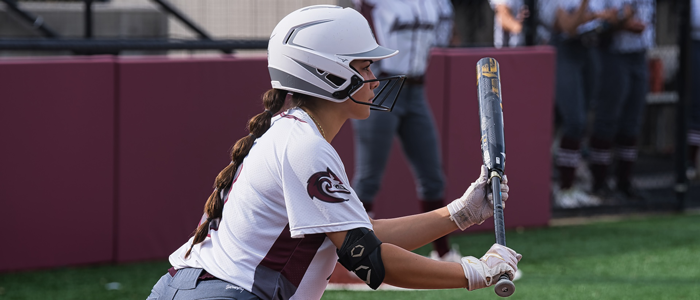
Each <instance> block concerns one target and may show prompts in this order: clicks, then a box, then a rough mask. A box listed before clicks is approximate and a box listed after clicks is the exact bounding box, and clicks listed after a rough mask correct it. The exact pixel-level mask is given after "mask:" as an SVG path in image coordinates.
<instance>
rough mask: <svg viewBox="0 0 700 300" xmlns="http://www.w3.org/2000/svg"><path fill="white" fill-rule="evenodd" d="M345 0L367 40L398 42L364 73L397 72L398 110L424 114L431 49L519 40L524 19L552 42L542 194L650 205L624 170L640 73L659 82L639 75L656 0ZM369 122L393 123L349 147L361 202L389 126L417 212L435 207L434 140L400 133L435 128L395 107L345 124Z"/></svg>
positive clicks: (632, 156) (641, 102) (638, 110)
mask: <svg viewBox="0 0 700 300" xmlns="http://www.w3.org/2000/svg"><path fill="white" fill-rule="evenodd" d="M352 2H353V4H354V5H355V8H356V9H358V10H360V12H362V13H363V15H365V17H366V18H367V19H368V20H369V21H370V24H371V26H372V29H373V31H374V33H375V36H376V37H377V40H378V42H379V43H380V44H384V45H390V46H391V47H392V48H393V49H399V50H400V52H399V55H398V56H397V57H396V58H390V59H387V60H385V61H382V62H381V63H378V64H375V65H373V70H374V71H375V74H380V75H381V76H385V75H395V74H406V75H407V76H408V77H407V78H408V79H407V84H406V86H405V87H404V92H403V94H404V95H403V96H404V97H406V98H407V99H403V100H401V101H399V103H409V102H410V103H413V102H415V103H413V104H411V106H409V107H420V108H421V110H425V111H426V112H427V111H428V110H429V107H427V106H426V105H425V103H424V102H425V101H424V98H425V95H424V92H423V73H424V72H425V67H426V65H427V60H428V52H429V49H430V47H445V46H494V47H496V48H503V47H521V46H525V45H526V35H525V30H526V28H534V29H532V31H529V32H532V35H530V37H532V39H531V41H532V42H531V43H534V44H536V45H550V46H552V47H554V48H555V50H556V70H555V79H556V80H555V86H554V97H555V99H554V107H553V109H554V111H555V129H556V132H555V139H554V141H555V143H554V145H553V151H552V154H553V157H552V158H553V163H554V167H555V168H554V174H555V176H553V178H554V183H553V185H552V191H551V192H552V199H553V205H554V207H556V208H564V209H567V208H576V207H588V206H600V205H618V204H629V203H637V204H648V203H649V201H650V200H651V199H650V196H648V195H647V194H646V193H645V192H644V190H641V189H639V187H638V186H637V185H636V184H635V180H633V175H635V165H636V164H637V161H638V156H639V155H638V153H639V146H640V139H641V137H642V136H641V131H642V126H643V121H644V120H643V119H644V115H645V109H646V105H647V95H648V93H649V91H650V81H651V80H656V81H658V79H657V78H654V77H652V78H651V79H650V63H649V62H650V60H649V55H648V54H649V53H648V52H650V50H653V49H655V48H656V42H655V41H656V40H657V37H656V30H655V28H656V27H657V26H656V25H657V24H656V22H657V21H656V19H657V15H656V10H657V5H658V3H657V1H656V0H535V1H526V0H451V1H450V0H425V1H419V0H381V1H378V0H364V1H363V0H353V1H352ZM691 2H692V4H691V5H692V12H691V23H692V32H693V35H692V37H693V40H692V45H693V47H692V50H691V51H692V54H691V57H692V59H691V62H690V63H692V66H691V67H690V69H691V70H692V72H693V73H696V72H698V70H700V65H699V64H700V0H691ZM533 3H534V4H533ZM527 4H529V5H530V6H532V7H528V5H527ZM673 7H677V4H676V5H673ZM489 9H491V10H492V11H493V16H494V19H493V20H488V19H487V18H490V14H489V13H490V12H489ZM671 14H672V16H670V17H669V19H672V18H675V17H674V16H675V15H676V14H677V12H676V11H673V12H671ZM491 22H492V23H491ZM491 24H493V25H491ZM491 26H493V32H492V33H491V31H490V27H491ZM485 28H489V30H484V29H485ZM484 34H488V35H491V34H493V45H486V44H484V43H483V41H484V40H485V39H484ZM488 40H490V37H488ZM402 68H403V69H402ZM406 68H408V69H406ZM381 76H380V77H381ZM694 76H695V77H694V78H700V77H698V75H694ZM656 81H654V82H656ZM657 83H658V82H657ZM692 88H693V92H692V94H691V98H692V106H691V107H689V109H690V112H689V113H688V115H689V116H690V120H689V123H688V134H687V145H688V164H687V165H688V167H687V177H688V179H689V180H697V179H698V172H697V170H696V166H697V164H698V161H697V156H698V146H700V103H699V102H700V100H699V98H700V84H695V85H693V87H692ZM409 94H410V95H409ZM402 101H403V102H402ZM418 104H421V105H418ZM372 116H374V114H373V115H372ZM379 117H382V118H381V119H380V118H379ZM371 122H375V123H382V124H389V125H390V126H384V127H386V128H392V130H390V131H389V132H386V133H380V132H372V131H366V130H360V131H359V132H360V133H359V134H358V135H357V136H356V144H357V145H358V146H357V147H358V149H356V150H357V153H360V154H359V155H358V156H357V157H356V158H357V161H358V163H357V165H356V169H357V170H358V171H357V172H358V173H359V174H370V175H371V176H370V175H367V176H364V177H363V176H357V177H356V178H355V180H354V184H353V186H355V188H356V189H357V190H358V191H365V192H364V194H363V193H360V194H361V195H363V197H360V199H362V201H363V202H365V208H366V209H367V211H368V212H370V213H372V209H373V202H374V201H373V199H374V196H375V195H376V193H377V192H378V191H379V188H380V187H379V184H378V183H379V182H381V178H382V176H383V172H384V167H385V165H386V160H387V157H388V153H389V150H388V148H390V141H391V140H392V138H391V137H392V136H393V135H394V134H396V135H397V136H398V138H399V140H400V141H401V142H402V146H403V147H404V151H405V152H406V153H408V154H409V157H411V158H410V159H409V160H411V165H412V168H413V170H415V175H416V181H417V184H418V194H419V195H418V196H419V199H421V200H422V204H423V209H424V210H425V211H430V210H431V209H434V207H435V206H436V205H439V204H441V203H442V201H443V199H442V195H443V188H444V182H443V181H444V180H443V178H442V176H443V175H442V170H441V169H440V168H437V167H431V166H434V165H435V164H438V165H439V164H440V157H439V155H437V154H436V153H439V150H438V149H436V147H438V146H426V145H437V143H432V142H425V141H413V140H411V139H409V138H410V137H412V136H416V135H418V136H424V137H429V138H434V136H435V134H434V127H435V126H434V120H432V119H431V118H430V114H427V113H425V112H424V113H419V112H412V111H409V110H403V109H402V108H399V109H397V113H395V114H391V116H390V117H389V116H384V115H381V116H379V114H377V118H373V119H372V120H370V121H357V122H355V123H354V124H353V125H354V126H355V127H357V128H360V129H363V128H365V127H363V126H364V125H367V127H368V128H378V127H377V126H375V125H376V124H373V125H372V126H370V125H368V124H369V123H371ZM411 128H416V129H411ZM428 140H430V139H428ZM378 141H385V143H380V142H378ZM370 145H381V147H380V149H376V147H375V148H372V147H371V146H370ZM413 157H414V158H413ZM439 248H440V249H439V250H440V251H438V252H439V254H440V255H442V254H444V253H445V252H446V251H447V248H446V247H445V246H442V247H439Z"/></svg>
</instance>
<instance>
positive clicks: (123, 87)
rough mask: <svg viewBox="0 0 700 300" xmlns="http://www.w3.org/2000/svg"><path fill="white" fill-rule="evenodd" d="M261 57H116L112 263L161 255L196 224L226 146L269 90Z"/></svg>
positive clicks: (241, 133)
mask: <svg viewBox="0 0 700 300" xmlns="http://www.w3.org/2000/svg"><path fill="white" fill-rule="evenodd" d="M266 66H267V60H265V59H246V60H241V59H212V60H185V61H182V60H165V59H161V60H121V61H120V63H119V75H118V80H119V85H118V94H119V97H118V102H119V120H120V121H119V135H118V140H119V153H118V154H119V164H118V166H119V167H118V169H117V172H118V176H117V178H118V181H117V184H118V187H119V194H118V195H119V202H118V216H119V219H118V220H119V222H118V225H117V241H118V242H117V246H118V247H117V253H116V258H117V260H118V261H132V260H142V259H151V258H163V257H167V256H168V255H169V254H170V253H172V252H173V251H174V250H175V249H176V248H177V247H178V246H180V245H181V244H182V243H184V242H185V241H186V240H187V238H188V236H189V234H190V233H192V231H193V230H194V229H195V228H196V225H197V223H198V222H199V219H200V217H201V215H202V210H203V207H204V203H205V202H206V200H207V197H208V196H209V194H210V193H211V191H212V185H213V183H214V178H215V177H216V175H217V174H218V173H219V171H221V169H223V168H224V167H226V166H227V165H228V163H229V161H230V156H229V153H228V150H229V149H230V148H231V146H232V145H233V144H234V142H235V141H236V140H238V139H239V138H241V137H243V136H245V135H247V134H248V132H247V131H246V128H245V126H246V122H247V120H248V119H249V118H250V117H252V116H253V115H254V114H257V113H259V112H261V111H262V110H263V108H262V101H261V95H262V94H263V93H264V92H265V91H266V90H267V89H269V88H270V83H269V75H268V74H267V68H266Z"/></svg>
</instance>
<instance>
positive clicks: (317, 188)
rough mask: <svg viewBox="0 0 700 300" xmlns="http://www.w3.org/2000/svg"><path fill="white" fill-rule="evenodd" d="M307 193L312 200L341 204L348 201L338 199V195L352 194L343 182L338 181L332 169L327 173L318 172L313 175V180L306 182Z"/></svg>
mask: <svg viewBox="0 0 700 300" xmlns="http://www.w3.org/2000/svg"><path fill="white" fill-rule="evenodd" d="M306 191H307V192H308V193H309V197H311V199H313V198H316V199H318V200H321V201H323V202H328V203H340V202H345V201H348V199H345V198H340V197H336V196H333V195H336V194H350V191H349V190H348V189H347V188H346V187H345V186H344V185H343V182H342V181H340V179H338V176H337V175H335V174H334V173H333V172H332V171H331V169H330V168H327V169H326V171H325V172H318V173H316V174H314V175H311V178H309V180H308V181H307V182H306Z"/></svg>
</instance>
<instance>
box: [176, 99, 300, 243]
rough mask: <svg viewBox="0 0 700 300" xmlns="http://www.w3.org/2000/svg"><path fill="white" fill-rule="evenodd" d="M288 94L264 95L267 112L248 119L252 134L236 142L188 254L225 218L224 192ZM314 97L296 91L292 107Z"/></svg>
mask: <svg viewBox="0 0 700 300" xmlns="http://www.w3.org/2000/svg"><path fill="white" fill-rule="evenodd" d="M286 96H287V91H285V90H280V89H270V90H268V91H267V92H265V94H264V95H263V97H262V100H263V107H264V108H265V111H263V112H261V113H259V114H257V115H256V116H254V117H252V118H251V119H250V120H248V126H247V127H248V132H250V134H249V135H247V136H245V137H243V138H241V139H239V140H238V141H237V142H236V144H234V145H233V148H232V150H231V164H229V165H228V166H227V167H226V168H224V169H223V170H221V172H219V175H218V176H216V180H214V191H213V192H212V193H211V195H209V199H207V203H206V204H205V205H204V213H205V214H206V215H207V219H206V221H204V222H202V224H200V225H199V226H198V227H197V230H196V231H195V233H194V241H192V246H190V249H188V250H187V253H186V254H185V257H188V256H190V252H191V251H192V248H193V247H194V245H196V244H199V243H201V242H203V241H204V239H205V238H206V237H207V234H208V233H209V224H210V223H211V221H212V220H214V219H216V218H221V214H222V212H223V209H224V202H223V200H222V199H221V191H224V190H226V189H228V188H229V186H230V185H231V183H232V181H233V176H234V175H235V174H236V170H237V169H238V166H240V165H241V163H243V159H244V158H245V157H246V156H248V153H249V152H250V148H252V147H253V143H254V142H255V139H257V138H259V137H261V136H262V135H263V134H265V132H267V130H268V129H270V125H271V124H270V120H271V119H272V116H273V114H276V113H277V112H279V111H280V110H282V108H283V107H285V99H286ZM309 100H310V97H309V96H306V95H302V94H293V95H292V97H291V101H292V103H290V106H291V107H294V106H304V105H308V104H310V103H309V102H310V101H309Z"/></svg>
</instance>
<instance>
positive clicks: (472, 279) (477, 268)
mask: <svg viewBox="0 0 700 300" xmlns="http://www.w3.org/2000/svg"><path fill="white" fill-rule="evenodd" d="M487 268H488V266H486V264H485V263H483V262H482V261H480V260H479V259H478V258H476V257H474V256H465V257H462V269H464V277H467V281H469V286H468V287H467V290H470V291H473V290H476V289H481V288H485V287H487V286H489V285H491V284H490V282H489V281H487V280H486V269H487Z"/></svg>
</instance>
